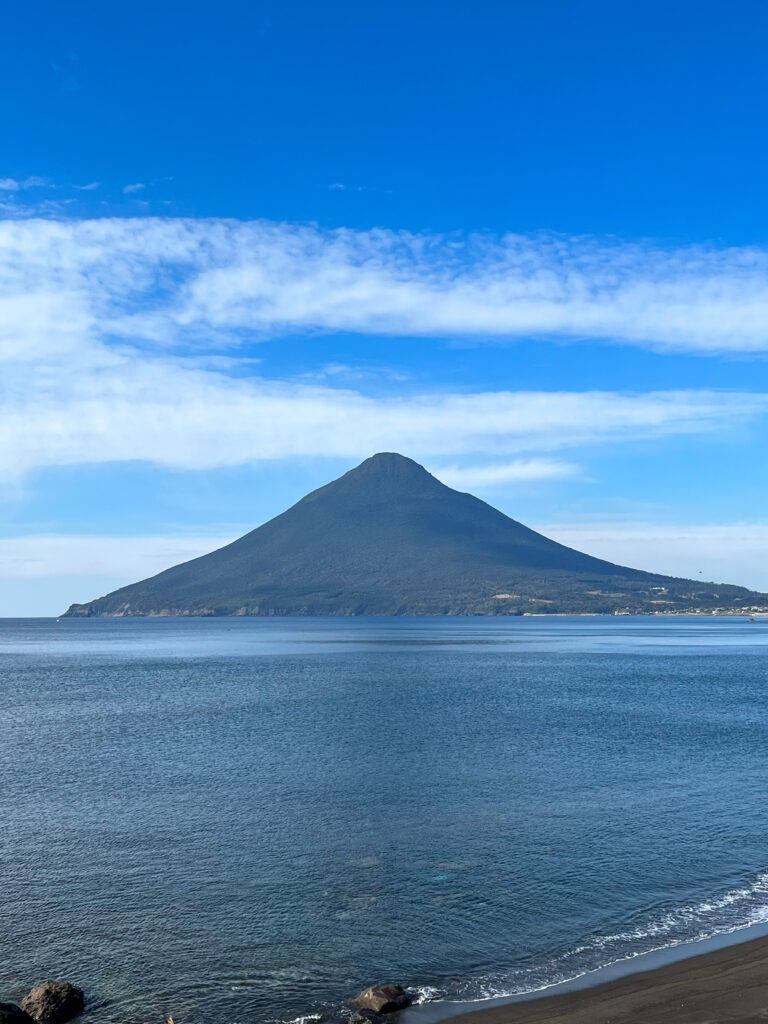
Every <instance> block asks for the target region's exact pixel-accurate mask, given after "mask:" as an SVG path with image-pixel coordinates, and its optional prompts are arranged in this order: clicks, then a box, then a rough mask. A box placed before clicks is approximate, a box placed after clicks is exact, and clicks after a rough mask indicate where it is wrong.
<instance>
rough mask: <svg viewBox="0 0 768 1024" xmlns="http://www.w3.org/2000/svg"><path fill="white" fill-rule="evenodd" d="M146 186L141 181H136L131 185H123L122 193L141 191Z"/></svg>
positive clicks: (131, 193) (128, 193) (129, 193)
mask: <svg viewBox="0 0 768 1024" xmlns="http://www.w3.org/2000/svg"><path fill="white" fill-rule="evenodd" d="M146 187H147V186H146V185H145V184H144V182H142V181H137V182H135V184H133V185H125V186H124V187H123V193H124V195H127V196H129V195H133V193H134V192H143V191H144V189H145V188H146Z"/></svg>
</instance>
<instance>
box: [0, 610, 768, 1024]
mask: <svg viewBox="0 0 768 1024" xmlns="http://www.w3.org/2000/svg"><path fill="white" fill-rule="evenodd" d="M767 668H768V624H765V623H747V622H746V621H745V620H743V619H685V618H672V619H660V618H645V619H632V618H612V619H599V618H552V619H546V618H543V619H531V618H507V619H487V618H484V619H377V620H376V619H349V620H339V619H335V620H330V619H319V620H306V619H303V620H302V619H294V620H286V619H283V620H279V619H278V620H274V619H220V620H215V619H202V620H185V619H176V620H174V619H167V620H163V619H158V620H130V619H116V620H108V619H91V620H88V619H86V620H77V619H74V620H62V621H61V622H56V621H54V620H28V621H21V620H2V621H0V721H1V722H2V732H1V733H0V804H1V806H0V810H1V811H2V830H1V832H0V857H1V867H2V876H1V877H2V897H1V899H0V913H1V915H2V922H3V923H2V928H0V999H6V1000H8V999H13V1000H17V999H19V998H20V997H21V996H22V995H23V994H24V992H25V991H26V990H27V989H28V988H29V987H30V986H31V985H32V984H33V983H36V982H38V981H40V980H42V979H45V978H49V977H52V978H56V977H62V978H66V979H69V980H71V981H74V982H76V983H77V984H79V985H81V986H82V987H83V988H85V989H86V991H87V993H88V995H89V997H90V1001H91V1005H90V1016H89V1020H90V1021H92V1022H94V1024H107V1022H119V1024H132V1022H137V1024H162V1022H163V1021H164V1020H166V1019H167V1018H168V1017H169V1016H171V1015H172V1016H173V1018H174V1021H175V1022H176V1024H203V1022H206V1024H207V1022H210V1024H235V1022H237V1024H263V1022H267V1021H288V1020H293V1019H295V1018H297V1017H299V1016H304V1015H308V1014H312V1013H320V1012H329V1013H332V1014H333V1015H334V1019H336V1020H339V1019H340V1017H339V1012H338V1011H339V1007H340V1006H341V1005H342V1004H343V1003H344V1002H345V1000H346V999H348V998H349V997H350V996H352V995H354V994H355V993H356V992H357V991H359V990H360V988H362V987H363V986H365V985H368V984H370V983H372V982H375V981H395V982H400V983H402V984H404V985H408V986H413V987H414V988H415V989H417V990H419V991H420V992H421V993H422V994H429V995H431V996H434V997H437V998H442V999H479V998H484V997H490V996H495V995H501V994H506V993H513V992H520V991H527V990H532V989H536V988H539V987H541V986H543V985H546V984H548V983H552V982H555V981H559V980H562V979H565V978H572V977H574V976H577V975H580V974H582V973H583V972H585V971H588V970H591V969H594V968H597V967H599V966H601V965H604V964H607V963H611V962H614V961H617V960H620V959H622V958H626V957H631V956H633V955H634V954H637V953H639V952H642V951H645V950H649V949H654V948H659V947H664V946H669V945H672V944H675V943H678V942H681V941H683V940H687V939H691V938H694V937H697V936H705V935H712V934H716V933H719V932H726V931H730V930H733V929H736V928H740V927H743V926H745V925H747V924H748V923H750V922H755V921H763V920H765V919H767V918H768V778H767V775H768V772H767V770H766V766H767V765H768V672H767V671H766V669H767Z"/></svg>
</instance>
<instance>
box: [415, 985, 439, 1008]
mask: <svg viewBox="0 0 768 1024" xmlns="http://www.w3.org/2000/svg"><path fill="white" fill-rule="evenodd" d="M408 992H409V993H410V994H411V997H412V999H413V1005H414V1006H421V1004H422V1003H434V1002H436V1001H437V1000H438V999H440V998H441V996H442V993H441V991H440V989H439V988H435V986H434V985H414V986H412V987H411V988H409V989H408Z"/></svg>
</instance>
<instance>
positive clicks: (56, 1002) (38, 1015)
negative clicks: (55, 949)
mask: <svg viewBox="0 0 768 1024" xmlns="http://www.w3.org/2000/svg"><path fill="white" fill-rule="evenodd" d="M84 1006H85V997H84V996H83V990H82V989H80V988H78V987H77V986H76V985H70V984H69V982H68V981H44V982H43V983H42V985H35V987H34V988H33V989H32V991H31V992H29V993H27V995H25V996H24V998H23V999H22V1000H21V1005H20V1006H17V1005H16V1003H0V1024H66V1021H68V1020H71V1019H72V1018H73V1017H74V1016H75V1015H76V1014H78V1013H80V1011H81V1010H82V1009H83V1007H84Z"/></svg>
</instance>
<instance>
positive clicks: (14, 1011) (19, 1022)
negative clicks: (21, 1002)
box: [0, 1003, 35, 1024]
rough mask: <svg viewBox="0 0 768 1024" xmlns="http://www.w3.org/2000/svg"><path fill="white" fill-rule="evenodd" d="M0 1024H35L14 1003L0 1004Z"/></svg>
mask: <svg viewBox="0 0 768 1024" xmlns="http://www.w3.org/2000/svg"><path fill="white" fill-rule="evenodd" d="M0 1024H35V1022H34V1021H33V1020H32V1018H31V1017H30V1016H29V1014H26V1013H24V1011H23V1010H22V1008H21V1007H20V1006H17V1005H16V1003H0Z"/></svg>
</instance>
